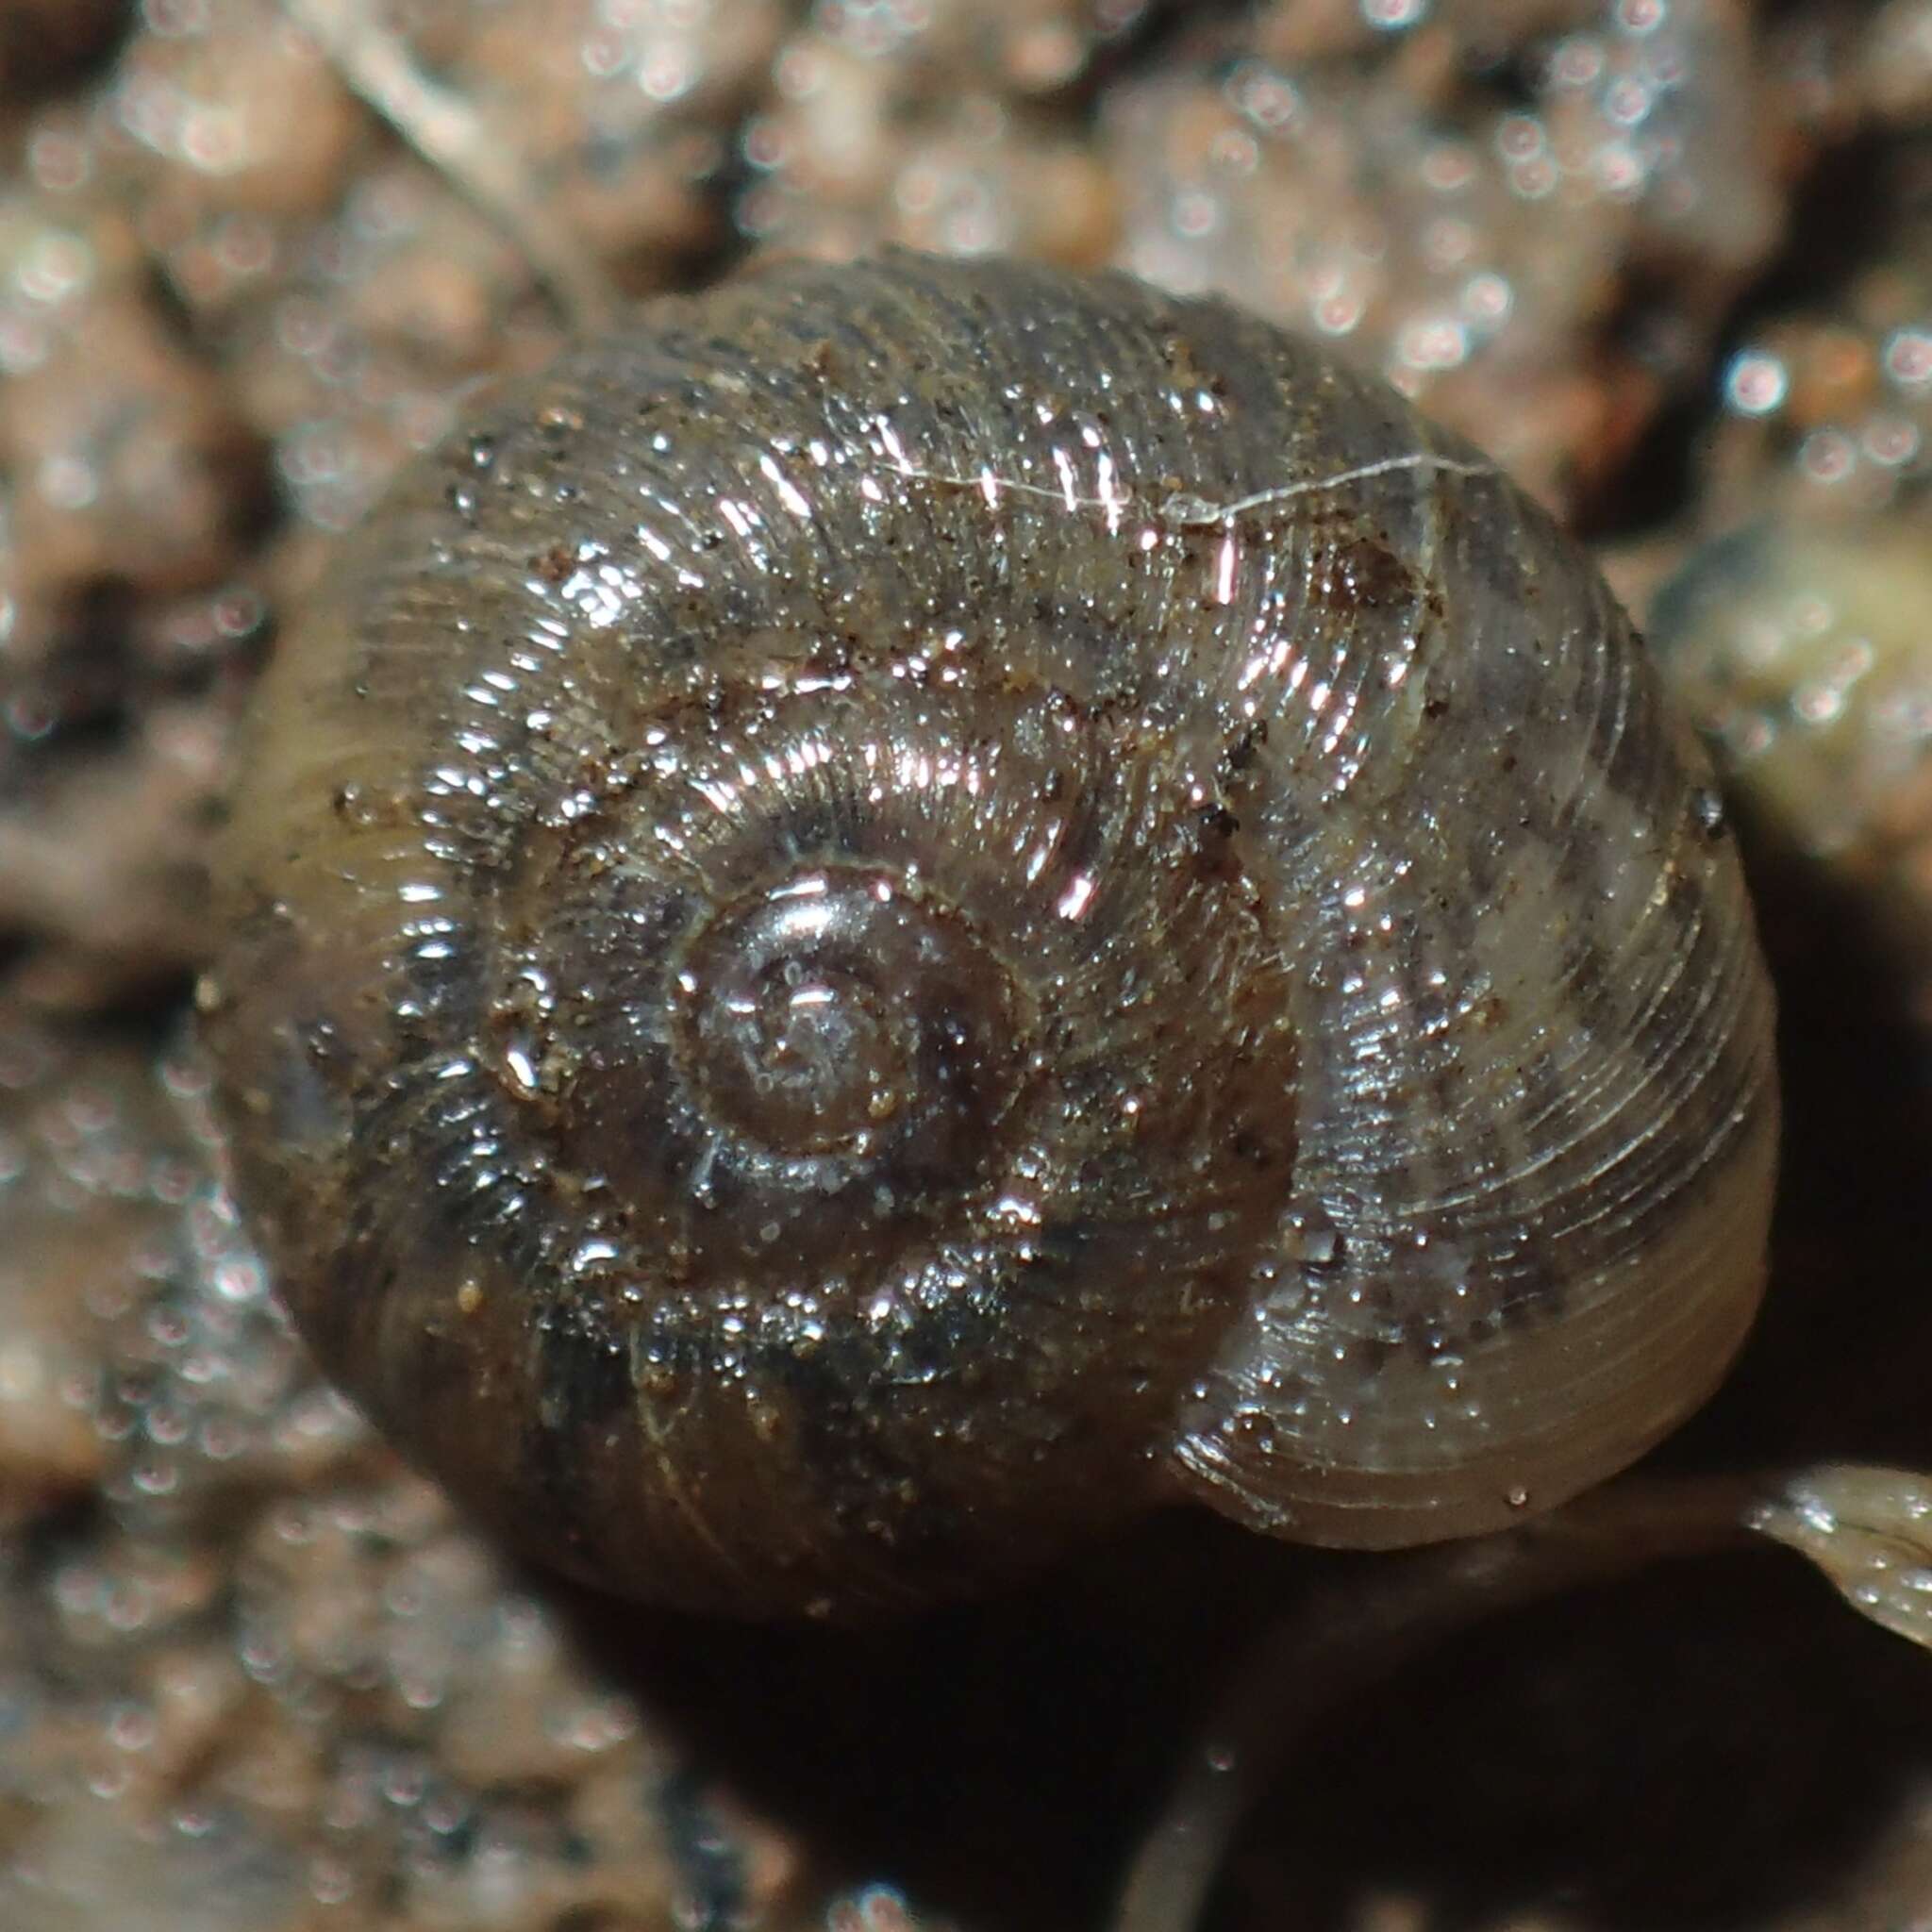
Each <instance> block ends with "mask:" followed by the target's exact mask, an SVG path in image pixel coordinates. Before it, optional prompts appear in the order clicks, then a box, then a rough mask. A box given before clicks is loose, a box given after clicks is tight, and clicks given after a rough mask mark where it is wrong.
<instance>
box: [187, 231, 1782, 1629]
mask: <svg viewBox="0 0 1932 1932" xmlns="http://www.w3.org/2000/svg"><path fill="white" fill-rule="evenodd" d="M1709 787H1710V779H1709V776H1708V774H1707V769H1706V767H1705V765H1704V763H1703V761H1702V759H1701V757H1700V756H1699V754H1698V753H1697V751H1696V749H1695V748H1694V746H1692V745H1691V743H1689V742H1688V741H1687V740H1686V738H1685V736H1684V735H1683V733H1682V732H1681V731H1680V730H1679V729H1678V728H1677V727H1676V726H1675V725H1674V724H1673V723H1672V722H1670V721H1669V720H1668V719H1667V718H1666V716H1665V715H1664V713H1663V711H1662V709H1661V708H1660V704H1659V697H1658V691H1657V685H1656V683H1655V680H1654V678H1653V675H1652V673H1651V671H1650V669H1649V667H1648V665H1647V664H1646V661H1645V659H1644V658H1643V656H1642V653H1641V649H1640V647H1639V646H1638V644H1637V643H1636V642H1635V641H1634V640H1633V637H1632V634H1631V632H1630V629H1629V627H1628V625H1627V624H1626V623H1625V621H1624V618H1623V617H1622V616H1621V615H1620V613H1619V612H1618V610H1617V609H1616V608H1615V607H1614V605H1613V603H1612V601H1611V599H1610V597H1609V595H1608V593H1607V591H1606V590H1605V589H1604V587H1603V585H1602V583H1601V582H1600V580H1599V579H1598V577H1597V576H1596V575H1595V574H1594V573H1593V572H1592V571H1591V569H1590V568H1589V567H1588V565H1587V564H1586V563H1585V562H1584V561H1583V560H1582V559H1581V558H1579V557H1578V556H1577V554H1576V553H1575V552H1574V550H1573V549H1572V548H1571V547H1570V546H1569V545H1568V544H1567V543H1566V542H1565V541H1563V540H1562V539H1561V538H1560V537H1559V536H1558V534H1557V532H1556V530H1555V529H1554V528H1553V527H1552V525H1550V524H1549V522H1548V521H1547V520H1546V519H1545V518H1544V517H1543V516H1542V515H1541V513H1540V512H1539V511H1538V510H1537V509H1536V508H1534V507H1533V506H1532V505H1530V504H1529V503H1528V502H1526V501H1525V500H1524V497H1523V496H1522V495H1520V494H1519V493H1518V492H1517V491H1516V490H1514V489H1513V488H1512V487H1511V486H1510V485H1509V484H1508V483H1507V481H1506V480H1505V479H1504V478H1503V477H1502V476H1500V475H1497V474H1496V472H1495V471H1494V470H1493V468H1492V467H1491V466H1490V465H1489V464H1487V463H1486V462H1484V461H1483V459H1482V458H1480V457H1479V456H1478V455H1477V454H1476V453H1475V452H1474V450H1472V449H1471V448H1469V447H1468V446H1467V445H1465V444H1462V443H1460V442H1457V441H1454V440H1453V439H1451V438H1449V437H1447V436H1445V435H1443V434H1441V433H1440V432H1438V431H1436V430H1434V429H1432V428H1430V427H1429V426H1428V425H1425V424H1424V422H1422V421H1421V420H1420V419H1418V418H1417V417H1416V416H1415V415H1414V414H1412V413H1411V411H1410V410H1409V409H1408V408H1407V407H1406V406H1405V405H1404V404H1403V403H1402V402H1401V401H1400V400H1399V399H1398V398H1396V397H1395V396H1394V395H1393V394H1392V393H1391V392H1390V391H1388V390H1386V389H1385V388H1383V387H1381V386H1380V385H1378V384H1376V383H1374V381H1372V380H1369V379H1366V378H1364V377H1362V376H1359V375H1354V374H1351V373H1349V372H1348V371H1346V370H1345V369H1343V368H1341V366H1339V365H1337V364H1336V363H1333V362H1331V361H1329V360H1328V359H1327V358H1324V356H1322V355H1321V354H1319V353H1318V352H1316V351H1315V350H1313V349H1312V348H1310V347H1308V346H1307V345H1305V344H1303V343H1300V342H1298V341H1294V340H1292V339H1291V338H1289V337H1287V336H1284V335H1282V334H1280V333H1278V332H1276V331H1275V330H1274V329H1271V328H1268V327H1266V326H1264V325H1260V324H1258V323H1257V322H1255V321H1252V320H1249V319H1247V318H1244V317H1243V316H1241V315H1240V314H1238V313H1236V312H1234V311H1232V310H1230V309H1229V308H1225V307H1224V306H1221V305H1219V304H1216V303H1211V302H1193V301H1178V300H1174V299H1172V298H1169V297H1166V296H1164V295H1161V294H1159V293H1157V292H1155V291H1152V290H1150V289H1147V288H1144V287H1141V286H1140V285H1139V284H1136V283H1134V282H1131V281H1129V280H1126V279H1124V278H1119V277H1104V278H1099V279H1086V278H1077V277H1072V276H1068V275H1062V274H1058V273H1056V272H1053V271H1051V270H1048V269H1044V268H1038V267H1028V266H1024V265H1020V264H1014V263H981V264H973V265H968V264H963V263H953V262H941V261H936V260H927V259H924V258H917V257H912V256H907V255H894V256H891V257H890V258H886V259H885V260H882V261H879V262H876V263H873V264H870V265H863V266H858V267H839V268H828V267H821V266H799V267H795V268H792V269H790V270H787V271H782V272H778V273H774V274H770V275H766V276H764V277H762V278H758V279H756V280H753V281H750V282H747V283H744V284H741V285H739V286H735V287H728V288H724V289H722V290H719V291H716V292H714V293H710V294H708V295H705V296H702V297H699V298H697V299H692V300H670V301H664V302H660V303H657V304H654V305H652V306H651V307H649V308H645V309H644V310H643V311H642V312H641V314H640V316H639V317H638V318H637V320H636V322H635V324H634V325H633V326H631V327H630V328H629V329H627V330H626V331H625V333H623V334H621V335H619V336H617V337H615V338H613V339H610V340H607V341H596V342H592V343H590V344H588V345H586V346H583V347H581V348H578V349H576V350H575V351H574V352H572V353H570V354H568V355H566V356H565V357H564V358H562V359H561V360H560V361H559V362H558V364H557V365H556V366H555V367H554V368H553V369H552V370H551V371H550V372H549V373H548V374H546V375H543V376H542V377H541V378H540V379H537V380H535V381H528V382H525V383H522V384H520V385H516V386H512V387H508V388H506V389H504V390H502V391H499V392H497V393H496V394H495V395H494V396H493V398H490V399H486V400H483V401H481V402H479V403H478V404H477V405H476V407H475V413H474V415H473V417H472V420H471V421H470V423H469V425H468V427H467V433H466V434H464V435H463V436H461V437H460V438H459V439H458V440H457V441H453V442H452V443H451V444H450V445H449V446H448V447H447V448H445V449H443V450H442V451H441V453H440V454H438V455H436V456H435V457H434V458H432V459H430V460H428V461H426V462H425V463H424V464H423V465H422V466H421V467H420V468H418V469H417V470H416V471H415V472H414V474H413V475H410V476H409V477H408V479H407V480H406V481H405V482H404V483H403V485H402V487H401V488H400V489H399V490H398V491H397V492H396V493H395V495H394V496H393V497H392V499H391V501H390V503H389V505H388V507H387V508H386V509H385V511H384V512H383V513H382V514H381V515H379V516H378V517H377V518H375V520H374V521H373V522H371V523H370V524H369V525H368V526H367V527H366V528H364V529H363V530H362V531H361V532H360V533H359V534H358V536H356V537H355V538H354V539H353V540H351V541H350V542H349V544H348V545H347V547H346V548H345V550H344V552H343V553H342V555H341V560H340V565H339V568H338V569H337V571H336V573H335V575H334V579H333V581H332V583H331V584H330V585H329V586H328V588H327V590H326V591H325V593H324V595H323V596H322V597H321V599H320V600H319V601H318V602H317V603H315V604H314V605H313V606H312V607H311V608H309V609H308V610H307V611H306V612H305V613H304V615H303V617H302V620H301V622H300V623H299V625H297V626H296V627H295V629H294V631H293V633H292V634H291V636H289V637H288V638H287V639H286V641H285V642H284V644H283V646H282V648H281V650H280V653H279V655H278V658H277V660H276V662H275V664H274V666H273V667H272V669H271V671H270V672H269V674H268V676H267V679H266V687H265V689H264V691H263V692H262V693H261V704H260V710H259V722H258V730H257V732H256V736H255V740H254V743H253V747H252V752H251V754H250V755H249V757H248V758H247V759H246V762H245V767H244V770H243V773H242V779H241V783H240V788H239V791H238V795H237V799H236V803H235V807H234V811H233V817H232V823H231V826H230V828H229V830H228V832H227V834H226V836H225V849H224V852H223V855H222V858H221V864H220V874H221V881H220V882H221V887H222V891H223V898H224V907H225V910H224V930H225V954H224V956H223V958H222V960H221V963H220V965H219V969H218V971H217V973H216V974H215V975H214V978H213V982H212V985H211V986H210V988H209V989H208V1004H209V1006H210V1008H211V1012H210V1022H209V1032H210V1039H211V1041H212V1044H213V1047H214V1050H215V1053H216V1056H217V1058H218V1061H219V1065H220V1070H221V1078H222V1084H223V1089H224V1091H225V1098H226V1104H227V1106H228V1108H229V1111H230V1117H231V1119H232V1122H233V1124H234V1130H235V1151H236V1159H237V1164H238V1173H239V1180H240V1186H241V1190H242V1199H243V1202H244V1204H245V1205H246V1206H247V1207H248V1208H250V1209H252V1211H253V1214H254V1215H255V1217H256V1218H257V1221H258V1226H259V1228H260V1230H261V1232H262V1235H263V1238H264V1240H265V1241H266V1243H267V1246H268V1250H269V1253H270V1255H271V1257H272V1259H273V1261H274V1264H275V1267H276V1269H277V1271H278V1279H279V1282H280V1286H281V1290H282V1292H283V1294H284V1295H285V1296H286V1297H287V1300H288V1303H289V1305H290V1307H291V1309H292V1310H293V1313H294V1315H295V1318H296V1320H297V1322H298V1324H300V1326H301V1328H302V1330H303V1332H304V1333H305V1334H306V1335H307V1337H308V1339H309V1341H311V1342H312V1344H313V1346H314V1348H315V1350H316V1352H317V1354H318V1356H319V1357H320V1358H321V1360H322V1362H323V1364H324V1366H325V1369H326V1370H327V1372H328V1373H329V1374H331V1375H333V1376H334V1377H336V1378H337V1379H338V1380H339V1381H340V1382H341V1384H342V1385H343V1386H344V1387H345V1388H346V1389H347V1390H348V1391H351V1392H352V1393H353V1394H354V1395H355V1396H356V1397H357V1398H358V1400H359V1401H360V1402H361V1403H362V1404H363V1405H364V1406H365V1407H367V1409H368V1410H369V1412H370V1413H371V1414H372V1415H373V1416H374V1417H375V1419H376V1421H377V1422H378V1423H379V1424H381V1425H382V1426H384V1427H385V1428H386V1429H387V1430H389V1431H390V1432H391V1434H392V1435H393V1436H394V1437H395V1438H396V1439H397V1441H399V1442H401V1443H402V1444H403V1446H404V1447H405V1448H406V1449H407V1450H408V1451H409V1452H410V1453H411V1454H412V1455H413V1456H415V1457H417V1458H418V1459H420V1461H421V1462H422V1463H423V1464H424V1465H425V1466H426V1467H427V1468H429V1469H430V1470H432V1471H434V1472H435V1473H437V1474H439V1475H441V1477H442V1478H444V1479H445V1480H446V1481H447V1482H448V1483H449V1484H450V1485H451V1486H452V1487H453V1488H454V1489H455V1490H456V1491H458V1492H459V1493H460V1494H461V1495H462V1496H463V1497H465V1498H467V1499H468V1500H469V1501H470V1502H471V1503H472V1504H473V1505H475V1507H478V1508H479V1509H481V1510H482V1511H484V1512H485V1513H486V1514H488V1515H489V1516H490V1517H491V1518H493V1519H494V1520H495V1521H496V1522H497V1523H498V1524H501V1525H502V1526H503V1528H504V1529H505V1530H506V1531H507V1532H508V1534H510V1535H511V1536H512V1537H513V1538H514V1539H515V1540H516V1541H519V1542H520V1543H521V1544H522V1545H523V1546H525V1548H527V1549H529V1550H531V1551H533V1552H534V1553H535V1554H537V1555H539V1556H540V1557H543V1558H546V1559H548V1560H550V1561H552V1562H555V1563H557V1564H559V1565H562V1566H565V1567H566V1568H568V1569H570V1570H572V1571H574V1572H576V1573H578V1574H582V1575H585V1576H588V1577H590V1578H592V1579H594V1580H595V1581H597V1582H599V1583H602V1584H605V1585H607V1586H608V1587H611V1588H614V1589H619V1590H623V1591H629V1592H632V1593H635V1594H638V1595H641V1596H647V1597H652V1598H658V1599H662V1600H668V1601H671V1602H675V1603H679V1604H685V1605H691V1606H703V1607H720V1608H724V1609H729V1610H735V1611H739V1612H743V1613H747V1614H772V1613H781V1612H790V1611H797V1610H807V1611H811V1612H816V1613H820V1614H834V1615H859V1614H866V1613H871V1612H874V1611H876V1610H879V1609H882V1608H886V1607H893V1606H898V1605H904V1604H910V1603H916V1602H918V1601H921V1600H924V1599H929V1598H932V1597H935V1596H939V1595H942V1594H945V1593H948V1592H951V1591H960V1590H964V1589H967V1588H970V1587H972V1586H974V1584H976V1583H978V1582H981V1581H983V1580H984V1579H986V1578H987V1577H989V1576H993V1575H997V1574H1002V1573H1006V1572H1008V1571H1011V1570H1014V1569H1016V1568H1019V1567H1022V1566H1024V1565H1026V1564H1029V1563H1034V1562H1038V1561H1041V1560H1043V1559H1045V1558H1046V1557H1049V1556H1050V1555H1051V1554H1052V1553H1053V1552H1054V1551H1056V1550H1057V1549H1058V1548H1060V1547H1062V1546H1064V1545H1065V1544H1066V1543H1067V1542H1068V1541H1070V1540H1071V1539H1074V1538H1077V1537H1078V1536H1081V1535H1084V1534H1089V1533H1091V1532H1092V1531H1093V1530H1095V1529H1097V1528H1098V1527H1100V1526H1102V1525H1104V1524H1108V1523H1110V1522H1113V1521H1116V1520H1118V1519H1120V1518H1122V1517H1123V1516H1124V1515H1126V1514H1128V1513H1130V1512H1133V1511H1136V1510H1139V1509H1141V1508H1144V1507H1148V1506H1150V1505H1153V1504H1156V1503H1158V1502H1161V1501H1163V1500H1168V1499H1174V1498H1180V1497H1189V1496H1191V1497H1196V1498H1199V1499H1201V1500H1204V1501H1205V1502H1207V1503H1208V1504H1209V1505H1211V1506H1212V1507H1215V1508H1217V1509H1219V1510H1222V1511H1224V1512H1225V1513H1227V1514H1228V1515H1230V1516H1232V1517H1235V1518H1237V1519H1239V1520H1241V1521H1242V1522H1244V1523H1247V1524H1253V1525H1255V1526H1257V1527H1259V1528H1262V1529H1265V1530H1268V1531H1271V1532H1274V1533H1277V1534H1280V1535H1282V1536H1286V1537H1290V1538H1294V1539H1299V1540H1303V1541H1311V1542H1320V1543H1330V1544H1341V1545H1356V1546H1386V1545H1392V1544H1400V1543H1407V1542H1411V1541H1426V1540H1429V1539H1434V1538H1441V1537H1450V1536H1457V1535H1462V1534H1466V1533H1471V1532H1475V1531H1481V1530H1486V1529H1490V1528H1492V1527H1494V1526H1496V1525H1499V1524H1503V1523H1505V1522H1507V1521H1508V1520H1510V1519H1511V1518H1512V1516H1514V1515H1515V1514H1516V1513H1517V1512H1518V1511H1519V1510H1520V1509H1521V1508H1522V1507H1524V1506H1525V1505H1530V1506H1538V1507H1541V1506H1545V1505H1548V1504H1551V1503H1554V1502H1556V1501H1557V1500H1559V1499H1561V1498H1562V1497H1564V1496H1567V1495H1569V1494H1571V1493H1573V1492H1574V1491H1576V1490H1577V1489H1579V1488H1580V1487H1582V1486H1584V1485H1586V1484H1588V1483H1590V1482H1591V1481H1593V1480H1595V1479H1597V1478H1599V1477H1601V1476H1603V1475H1604V1474H1607V1473H1608V1472H1610V1471H1613V1470H1615V1469H1617V1468H1618V1467H1620V1466H1621V1465H1623V1464H1624V1463H1626V1462H1628V1461H1629V1460H1630V1459H1631V1458H1632V1457H1635V1456H1637V1455H1638V1454H1639V1453H1640V1452H1641V1450H1643V1449H1644V1448H1645V1447H1646V1446H1647V1445H1648V1444H1650V1443H1652V1442H1653V1441H1656V1440H1657V1438H1658V1437H1659V1436H1661V1435H1662V1434H1663V1433H1664V1432H1665V1431H1666V1430H1668V1429H1669V1428H1670V1427H1671V1426H1672V1425H1673V1424H1675V1423H1676V1422H1678V1421H1679V1420H1680V1419H1681V1418H1682V1417H1683V1416H1684V1415H1685V1414H1686V1413H1687V1412H1688V1411H1689V1410H1690V1409H1691V1408H1692V1407H1694V1406H1695V1405H1696V1404H1697V1403H1698V1402H1699V1401H1701V1400H1702V1399H1703V1397H1704V1396H1705V1395H1706V1394H1707V1392H1708V1391H1709V1390H1710V1389H1711V1388H1712V1387H1713V1386H1714V1384H1715V1383H1716V1381H1717V1380H1718V1378H1719V1376H1720V1375H1721V1374H1722V1372H1723V1370H1724V1365H1725V1363H1726V1362H1727V1360H1728V1358H1729V1357H1730V1356H1731V1355H1732V1353H1733V1351H1734V1350H1735V1349H1736V1347H1737V1345H1738V1343H1739V1341H1740V1337H1741V1336H1742V1334H1743V1332H1744V1329H1745V1327H1746V1325H1747V1324H1748V1322H1749V1320H1750V1317H1751V1313H1752V1310H1753V1307H1754V1306H1755V1304H1756V1301H1757V1296H1758V1293H1759V1289H1760V1283H1761V1275H1762V1265H1763V1250H1764V1243H1765V1231H1766V1221H1767V1215H1768V1204H1769V1199H1770V1193H1771V1187H1772V1177H1773V1166H1774V1141H1775V1111H1776V1103H1775V1093H1774V1070H1773V1058H1772V1047H1771V1024H1772V1010H1771V1000H1770V996H1769V993H1768V991H1767V985H1766V981H1765V977H1764V974H1763V971H1762V968H1761V965H1760V961H1759V958H1758V954H1757V946H1756V942H1755V939H1754V934H1753V928H1752V922H1751V916H1750V912H1749V908H1748V906H1747V904H1746V901H1745V896H1744V891H1743V887H1742V883H1741V880H1740V872H1739V867H1738V863H1737V859H1736V857H1735V855H1734V852H1733V850H1732V848H1731V845H1730V842H1729V841H1728V840H1727V839H1726V838H1725V837H1724V832H1723V826H1722V818H1721V813H1720V811H1719V809H1718V808H1717V805H1716V795H1715V793H1714V792H1713V791H1711V790H1710V789H1709Z"/></svg>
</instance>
